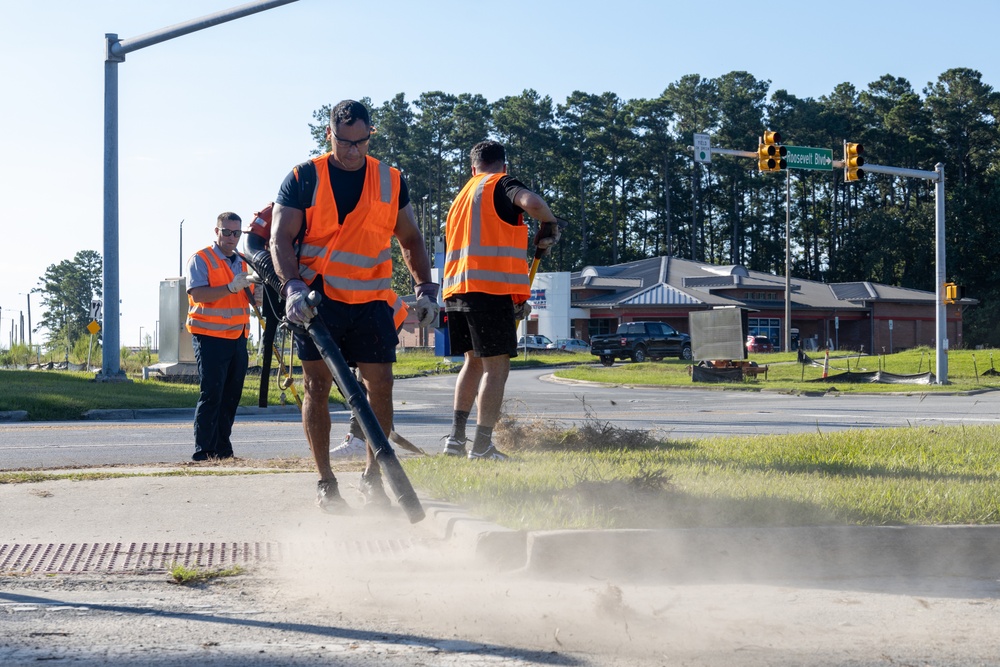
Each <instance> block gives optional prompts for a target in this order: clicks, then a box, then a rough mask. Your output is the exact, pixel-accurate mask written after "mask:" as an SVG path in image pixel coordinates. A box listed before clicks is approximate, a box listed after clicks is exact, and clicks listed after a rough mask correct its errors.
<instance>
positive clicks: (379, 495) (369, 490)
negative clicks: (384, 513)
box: [358, 472, 391, 507]
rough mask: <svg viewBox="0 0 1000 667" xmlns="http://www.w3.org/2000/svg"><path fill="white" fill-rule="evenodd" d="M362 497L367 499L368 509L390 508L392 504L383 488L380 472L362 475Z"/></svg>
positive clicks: (359, 485)
mask: <svg viewBox="0 0 1000 667" xmlns="http://www.w3.org/2000/svg"><path fill="white" fill-rule="evenodd" d="M358 489H359V490H360V491H361V495H363V496H364V497H365V506H366V507H389V505H390V504H391V502H390V501H389V496H387V495H386V493H385V488H384V487H383V486H382V475H381V473H378V472H373V473H370V474H369V473H361V483H360V484H358Z"/></svg>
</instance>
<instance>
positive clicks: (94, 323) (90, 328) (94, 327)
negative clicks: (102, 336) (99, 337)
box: [87, 320, 101, 335]
mask: <svg viewBox="0 0 1000 667" xmlns="http://www.w3.org/2000/svg"><path fill="white" fill-rule="evenodd" d="M100 330H101V325H100V324H98V323H97V320H92V321H91V322H90V324H88V325H87V331H89V332H90V333H91V335H94V334H96V333H97V332H98V331H100Z"/></svg>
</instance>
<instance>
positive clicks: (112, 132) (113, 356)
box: [95, 0, 296, 381]
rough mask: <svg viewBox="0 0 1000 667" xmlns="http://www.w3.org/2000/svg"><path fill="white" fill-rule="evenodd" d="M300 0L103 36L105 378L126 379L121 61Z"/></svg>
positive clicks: (275, 0)
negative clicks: (120, 207)
mask: <svg viewBox="0 0 1000 667" xmlns="http://www.w3.org/2000/svg"><path fill="white" fill-rule="evenodd" d="M295 1H296V0H266V1H258V2H250V3H247V4H245V5H241V6H239V7H234V8H232V9H227V10H224V11H221V12H217V13H215V14H209V15H208V16H203V17H201V18H198V19H192V20H191V21H187V22H185V23H178V24H176V25H173V26H170V27H167V28H161V29H160V30H154V31H153V32H149V33H146V34H145V35H140V36H139V37H134V38H132V39H125V40H121V39H118V35H117V34H116V33H106V34H105V35H104V41H105V51H104V304H105V308H104V349H105V350H106V351H108V352H109V353H108V354H104V355H102V368H101V373H100V374H99V375H98V376H97V377H96V378H95V379H97V380H103V381H116V380H117V381H125V380H127V378H126V377H125V374H124V373H123V372H122V370H121V355H120V354H119V353H118V352H117V350H119V349H121V337H120V327H121V314H120V312H119V304H120V300H121V298H120V296H119V289H118V286H119V285H118V65H119V63H123V62H125V56H126V55H127V54H129V53H131V52H132V51H138V50H139V49H143V48H146V47H147V46H153V45H154V44H159V43H160V42H165V41H168V40H171V39H174V38H175V37H181V36H182V35H187V34H188V33H192V32H196V31H198V30H204V29H205V28H211V27H213V26H216V25H219V24H221V23H227V22H229V21H233V20H235V19H238V18H242V17H244V16H250V15H251V14H256V13H258V12H262V11H266V10H268V9H272V8H274V7H280V6H282V5H288V4H291V3H293V2H295Z"/></svg>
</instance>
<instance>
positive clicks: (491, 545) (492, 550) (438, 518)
mask: <svg viewBox="0 0 1000 667" xmlns="http://www.w3.org/2000/svg"><path fill="white" fill-rule="evenodd" d="M421 503H422V504H423V506H424V511H425V512H426V513H427V518H428V519H429V520H430V522H429V524H428V527H429V528H431V529H432V530H435V531H436V532H437V536H438V537H440V538H441V539H444V540H448V541H449V542H452V543H454V544H457V545H458V546H460V547H461V548H464V549H468V550H471V551H472V553H473V554H474V556H475V558H476V560H478V561H481V562H483V563H485V564H488V565H490V566H492V567H497V568H499V569H501V570H515V569H518V568H522V567H524V566H525V564H526V563H527V544H528V535H529V533H527V532H525V531H523V530H513V529H511V528H504V527H503V526H498V525H497V524H495V523H491V522H489V521H486V520H485V519H480V518H479V517H476V516H473V515H472V514H470V513H469V512H467V511H466V510H464V509H462V508H461V507H458V506H457V505H452V504H450V503H444V502H441V501H436V500H421Z"/></svg>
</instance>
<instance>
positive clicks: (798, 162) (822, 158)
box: [785, 146, 833, 171]
mask: <svg viewBox="0 0 1000 667" xmlns="http://www.w3.org/2000/svg"><path fill="white" fill-rule="evenodd" d="M785 148H786V149H788V155H786V156H785V160H787V162H788V168H789V169H818V170H822V171H833V151H832V150H831V149H829V148H809V147H808V146H785Z"/></svg>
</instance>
